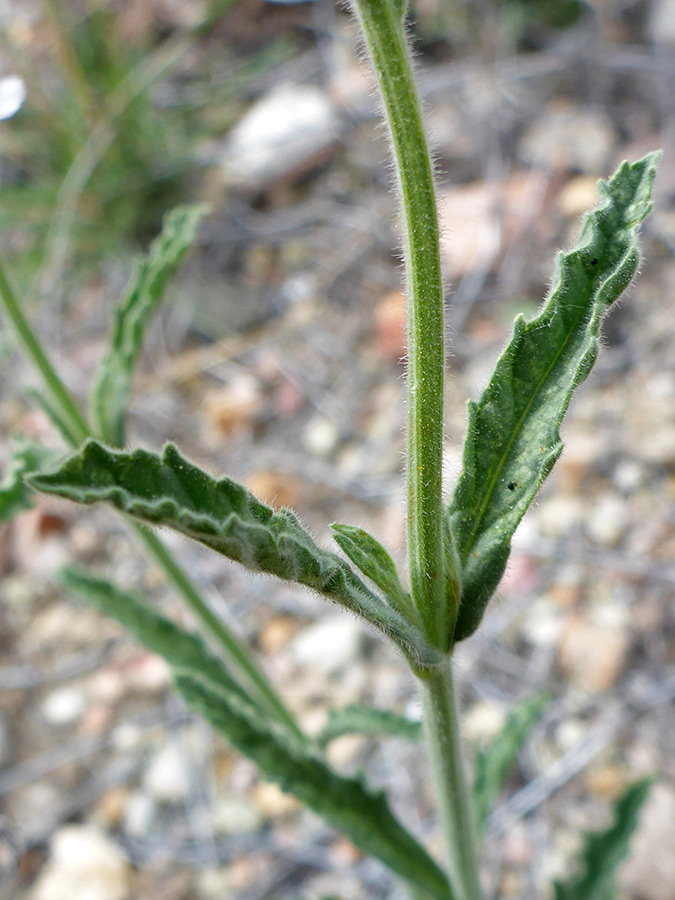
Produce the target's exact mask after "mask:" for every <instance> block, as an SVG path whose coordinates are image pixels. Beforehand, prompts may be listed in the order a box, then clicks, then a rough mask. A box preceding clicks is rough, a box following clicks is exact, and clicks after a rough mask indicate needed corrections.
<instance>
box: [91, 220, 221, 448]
mask: <svg viewBox="0 0 675 900" xmlns="http://www.w3.org/2000/svg"><path fill="white" fill-rule="evenodd" d="M207 211H208V207H206V206H204V205H198V206H180V207H178V208H177V209H175V210H173V212H171V213H169V215H168V216H167V217H166V219H165V221H164V227H163V229H162V232H161V234H160V235H159V237H158V238H157V239H156V240H155V241H154V242H153V244H152V246H151V247H150V252H149V253H148V255H147V256H146V257H145V258H143V259H140V260H139V261H138V262H137V263H136V270H135V272H134V274H133V276H132V277H131V280H130V281H129V284H128V285H127V287H126V289H125V291H124V294H123V295H122V298H121V300H120V303H119V305H118V307H117V311H116V314H115V327H114V330H113V334H112V339H111V343H110V349H109V350H108V353H107V355H106V357H105V359H104V360H103V362H102V364H101V368H100V370H99V373H98V376H97V378H96V382H95V386H94V391H93V394H92V414H93V417H94V421H95V423H96V428H97V432H98V434H99V435H100V437H101V438H102V439H103V440H104V441H105V442H106V443H108V444H112V445H113V446H115V447H121V446H123V444H124V442H125V416H126V409H127V402H128V399H129V393H130V390H131V378H132V375H133V370H134V365H135V363H136V359H137V357H138V354H139V353H140V350H141V347H142V344H143V336H144V333H145V328H146V326H147V324H148V322H149V321H150V319H151V317H152V315H153V313H154V312H155V310H156V309H157V307H158V306H159V304H160V302H161V300H162V296H163V294H164V290H165V288H166V285H167V283H168V282H169V280H170V279H171V278H172V277H173V275H174V274H175V272H176V270H177V269H178V266H179V265H180V263H181V261H182V259H183V257H184V256H185V254H186V253H187V251H188V249H189V248H190V247H191V246H192V244H193V242H194V239H195V235H196V233H197V226H198V225H199V223H200V221H201V220H202V218H203V216H204V215H205V214H206V212H207Z"/></svg>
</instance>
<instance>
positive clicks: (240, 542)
mask: <svg viewBox="0 0 675 900" xmlns="http://www.w3.org/2000/svg"><path fill="white" fill-rule="evenodd" d="M31 483H32V484H33V485H34V486H35V487H36V488H37V489H38V490H41V491H46V492H47V493H52V494H58V495H59V496H62V497H67V498H68V499H70V500H75V501H77V502H79V503H97V502H99V501H105V502H107V503H110V504H111V505H112V506H114V507H116V508H117V509H119V510H121V511H122V512H124V513H128V514H129V515H131V516H134V517H136V518H138V519H141V520H142V521H144V522H149V523H151V524H154V525H165V526H167V527H169V528H173V529H175V530H176V531H180V532H181V533H182V534H185V535H187V536H188V537H191V538H194V539H195V540H197V541H200V542H201V543H203V544H206V546H208V547H211V548H212V549H213V550H216V551H217V552H218V553H222V554H223V555H225V556H227V557H229V558H230V559H233V560H236V561H237V562H240V563H242V565H244V566H246V567H247V568H249V569H252V570H253V571H256V572H266V573H268V574H270V575H276V576H277V577H279V578H283V579H286V580H288V581H295V582H298V583H299V584H304V585H306V586H307V587H310V588H313V589H314V590H316V591H318V592H319V593H320V594H323V595H324V596H326V597H329V598H330V599H331V600H334V601H335V602H337V603H339V604H341V605H342V606H345V607H347V608H348V609H350V610H351V611H352V612H355V613H358V614H359V615H361V616H363V618H365V619H366V620H367V621H368V622H370V623H371V624H373V625H375V626H376V627H377V628H379V629H380V630H381V631H383V632H385V633H386V634H388V635H389V636H390V637H391V638H392V640H394V641H396V643H398V645H399V646H400V647H401V648H402V649H403V650H405V651H406V652H407V653H408V654H409V655H410V656H411V658H412V659H413V660H414V661H415V662H416V663H417V664H420V665H433V664H434V663H435V662H437V661H438V654H437V652H436V651H434V650H433V649H432V648H430V647H429V646H428V644H427V643H426V641H425V640H424V638H423V636H422V635H421V633H420V631H419V630H418V629H417V628H416V627H415V626H414V625H411V624H410V623H409V622H408V621H407V620H406V619H405V618H404V617H403V616H402V615H401V614H400V613H399V612H398V611H397V610H395V609H391V608H390V607H388V606H387V605H386V604H385V603H384V602H383V601H382V600H381V599H380V598H379V597H378V596H377V595H376V594H374V593H373V592H372V591H371V590H369V588H368V587H367V586H366V585H365V584H364V583H363V582H362V581H361V580H360V578H359V577H358V576H357V575H356V573H355V572H354V571H353V570H352V569H351V568H350V566H349V564H348V563H347V562H346V561H345V560H344V559H342V558H341V557H340V556H338V555H337V554H336V553H330V552H328V551H327V550H323V549H322V548H321V547H319V546H318V545H317V544H316V543H315V541H314V540H313V538H312V537H311V535H310V534H309V533H308V532H307V531H306V530H305V529H304V528H303V527H302V525H301V524H300V522H299V521H298V519H297V517H296V516H295V515H294V514H293V513H292V512H291V511H290V510H287V509H282V510H279V511H278V512H275V511H274V510H273V509H271V508H270V507H269V506H266V505H265V504H264V503H261V502H260V501H259V500H258V499H257V498H256V497H254V495H253V494H252V493H251V492H250V491H248V490H247V489H246V488H245V487H244V486H243V485H241V484H237V482H235V481H231V480H230V479H229V478H221V479H220V480H216V479H214V478H212V477H211V476H210V475H207V474H206V472H203V471H202V470H201V469H199V468H197V467H196V466H194V465H192V464H191V463H189V462H188V461H187V460H186V459H184V458H183V457H182V456H181V455H180V453H179V452H178V450H177V449H176V448H175V447H174V446H172V445H171V444H169V445H167V446H166V447H165V449H164V452H163V453H162V455H161V456H159V455H157V454H156V453H150V452H148V451H146V450H135V451H133V452H132V453H127V452H124V451H115V450H110V449H109V448H108V447H105V446H104V445H103V444H101V443H100V442H98V441H93V440H91V441H87V443H86V444H85V445H84V446H83V447H82V448H81V449H80V450H79V451H78V452H77V453H75V454H73V455H72V456H70V457H69V458H68V459H66V460H65V461H64V462H63V464H62V465H61V467H60V468H59V469H58V470H57V471H55V472H51V473H43V474H40V475H39V476H37V477H35V478H34V479H33V480H32V481H31Z"/></svg>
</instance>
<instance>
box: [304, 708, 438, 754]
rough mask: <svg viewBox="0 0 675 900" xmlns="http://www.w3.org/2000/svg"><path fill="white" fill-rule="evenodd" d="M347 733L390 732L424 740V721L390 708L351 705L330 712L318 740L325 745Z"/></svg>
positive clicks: (407, 737)
mask: <svg viewBox="0 0 675 900" xmlns="http://www.w3.org/2000/svg"><path fill="white" fill-rule="evenodd" d="M343 734H367V735H387V736H388V737H397V738H403V740H406V741H420V740H422V723H421V722H419V721H416V720H415V719H409V718H408V717H407V716H399V715H397V714H396V713H392V712H389V710H386V709H373V707H370V706H357V705H355V704H349V706H345V707H343V708H342V709H332V710H331V711H330V713H329V716H328V721H327V722H326V724H325V725H324V727H323V728H322V729H321V731H320V732H319V735H318V737H317V741H318V743H319V744H320V745H321V746H322V747H325V746H326V744H329V743H330V742H331V741H334V740H335V739H336V738H339V737H342V735H343Z"/></svg>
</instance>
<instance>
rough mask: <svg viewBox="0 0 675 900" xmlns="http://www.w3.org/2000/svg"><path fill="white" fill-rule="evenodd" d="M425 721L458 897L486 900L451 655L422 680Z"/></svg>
mask: <svg viewBox="0 0 675 900" xmlns="http://www.w3.org/2000/svg"><path fill="white" fill-rule="evenodd" d="M420 684H421V688H422V695H423V701H424V726H425V731H426V736H427V746H428V748H429V758H430V760H431V770H432V774H433V780H434V785H435V787H436V796H437V797H438V798H439V809H440V816H441V825H442V828H443V836H444V838H445V848H446V855H447V863H448V870H449V875H450V882H451V884H452V886H453V888H454V890H455V892H456V894H457V900H482V896H483V894H482V891H481V887H480V882H479V879H478V855H477V852H476V843H477V842H476V827H475V823H474V815H473V809H472V806H471V800H470V794H469V791H468V788H467V783H466V778H465V776H464V767H463V765H462V754H461V740H460V734H459V727H458V720H457V706H456V703H455V690H454V684H453V678H452V662H451V659H450V658H449V657H448V658H446V659H445V661H444V662H443V663H442V664H441V665H440V666H438V667H437V668H435V669H433V670H431V671H430V672H429V673H428V674H427V675H426V677H425V678H424V679H421V680H420Z"/></svg>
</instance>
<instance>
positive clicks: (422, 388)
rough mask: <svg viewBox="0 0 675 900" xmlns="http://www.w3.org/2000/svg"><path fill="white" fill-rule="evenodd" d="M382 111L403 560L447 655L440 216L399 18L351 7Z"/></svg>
mask: <svg viewBox="0 0 675 900" xmlns="http://www.w3.org/2000/svg"><path fill="white" fill-rule="evenodd" d="M353 3H354V8H355V10H356V14H357V16H358V18H359V21H360V24H361V27H362V29H363V33H364V37H365V40H366V45H367V48H368V52H369V54H370V56H371V59H372V62H373V66H374V68H375V73H376V75H377V80H378V85H379V88H380V92H381V95H382V100H383V103H384V111H385V119H386V121H387V125H388V127H389V131H390V134H391V141H392V149H393V157H394V165H395V169H396V175H397V181H398V187H399V190H400V195H401V213H402V219H403V233H404V251H405V265H406V278H407V294H408V296H407V303H408V448H407V463H408V475H407V478H408V558H409V565H410V582H411V594H412V599H413V602H414V604H415V606H416V608H417V610H418V612H419V614H420V617H421V619H422V622H423V624H424V628H425V631H426V633H427V637H428V638H429V640H430V641H431V642H432V643H433V644H434V645H435V646H437V647H440V648H441V649H443V650H447V649H448V647H449V642H450V638H451V634H452V624H453V623H454V615H455V612H456V610H453V609H448V608H447V607H448V602H447V601H448V598H447V591H446V578H445V566H444V553H443V544H444V534H443V525H442V480H441V479H442V440H443V374H444V361H445V349H444V323H443V284H442V279H441V265H440V252H439V242H438V215H437V210H436V198H435V193H434V182H433V175H432V169H431V161H430V157H429V151H428V148H427V142H426V137H425V134H424V129H423V127H422V116H421V112H420V105H419V101H418V98H417V93H416V90H415V83H414V79H413V73H412V65H411V59H410V53H409V50H408V46H407V42H406V37H405V34H404V29H403V24H402V21H401V11H400V7H399V5H397V4H395V3H393V2H392V0H353Z"/></svg>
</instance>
